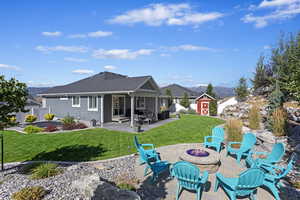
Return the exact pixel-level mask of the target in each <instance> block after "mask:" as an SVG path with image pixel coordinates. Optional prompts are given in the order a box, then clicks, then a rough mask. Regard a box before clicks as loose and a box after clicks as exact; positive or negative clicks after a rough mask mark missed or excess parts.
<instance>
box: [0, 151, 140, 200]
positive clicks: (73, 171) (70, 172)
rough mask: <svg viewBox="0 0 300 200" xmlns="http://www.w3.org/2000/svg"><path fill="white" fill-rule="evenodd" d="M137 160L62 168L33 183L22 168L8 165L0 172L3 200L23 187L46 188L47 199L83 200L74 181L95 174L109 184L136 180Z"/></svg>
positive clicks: (0, 192) (0, 193) (123, 159)
mask: <svg viewBox="0 0 300 200" xmlns="http://www.w3.org/2000/svg"><path fill="white" fill-rule="evenodd" d="M135 159H136V157H134V156H132V157H126V158H120V159H117V160H113V161H107V162H94V163H81V164H74V165H66V164H64V165H59V167H60V168H62V169H63V173H62V174H60V175H57V176H54V177H50V178H46V179H40V180H32V179H30V177H29V175H24V174H22V173H21V170H20V169H21V165H15V166H6V169H7V170H5V171H4V172H0V199H1V200H9V199H11V198H10V197H11V195H12V194H13V193H14V192H17V191H19V190H20V189H22V188H24V187H30V186H43V187H44V188H45V189H46V190H47V191H49V193H48V194H47V195H46V196H45V197H44V199H45V200H49V199H55V200H57V199H58V200H62V199H64V200H69V199H70V200H80V199H83V195H82V194H80V193H79V192H78V191H76V190H75V189H73V188H72V187H71V185H72V182H73V181H74V180H77V179H79V178H80V177H81V176H83V175H89V174H95V173H97V174H99V176H100V177H101V178H102V179H104V180H107V181H109V182H114V181H116V180H118V179H120V178H124V176H125V175H126V178H130V179H135V170H134V165H135Z"/></svg>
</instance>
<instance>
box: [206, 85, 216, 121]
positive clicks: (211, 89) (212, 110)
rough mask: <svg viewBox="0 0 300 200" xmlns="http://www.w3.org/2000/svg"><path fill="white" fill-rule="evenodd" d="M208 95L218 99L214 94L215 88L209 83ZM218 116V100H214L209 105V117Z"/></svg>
mask: <svg viewBox="0 0 300 200" xmlns="http://www.w3.org/2000/svg"><path fill="white" fill-rule="evenodd" d="M206 94H208V95H209V96H211V97H214V98H216V94H215V93H214V87H213V85H212V84H211V83H209V84H208V86H207V88H206ZM217 114H218V102H217V100H212V101H211V102H210V103H209V115H211V116H216V115H217Z"/></svg>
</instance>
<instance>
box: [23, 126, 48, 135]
mask: <svg viewBox="0 0 300 200" xmlns="http://www.w3.org/2000/svg"><path fill="white" fill-rule="evenodd" d="M43 130H44V129H43V128H40V127H37V126H32V125H29V126H26V127H25V128H24V131H25V132H26V133H39V132H42V131H43Z"/></svg>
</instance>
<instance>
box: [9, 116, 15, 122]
mask: <svg viewBox="0 0 300 200" xmlns="http://www.w3.org/2000/svg"><path fill="white" fill-rule="evenodd" d="M9 120H10V122H11V123H16V121H17V118H16V117H15V116H12V117H11V118H10V119H9Z"/></svg>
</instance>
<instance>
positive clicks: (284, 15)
mask: <svg viewBox="0 0 300 200" xmlns="http://www.w3.org/2000/svg"><path fill="white" fill-rule="evenodd" d="M256 8H257V9H263V8H272V9H275V10H273V11H272V12H270V13H268V14H266V15H262V16H256V15H254V14H253V13H249V14H247V15H245V16H244V17H243V18H242V21H243V22H244V23H254V25H255V27H256V28H262V27H265V26H267V25H269V23H270V22H277V21H283V20H286V19H290V18H293V17H295V16H297V15H298V14H300V0H270V1H266V0H263V1H262V2H261V3H260V4H259V5H258V6H257V7H256Z"/></svg>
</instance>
